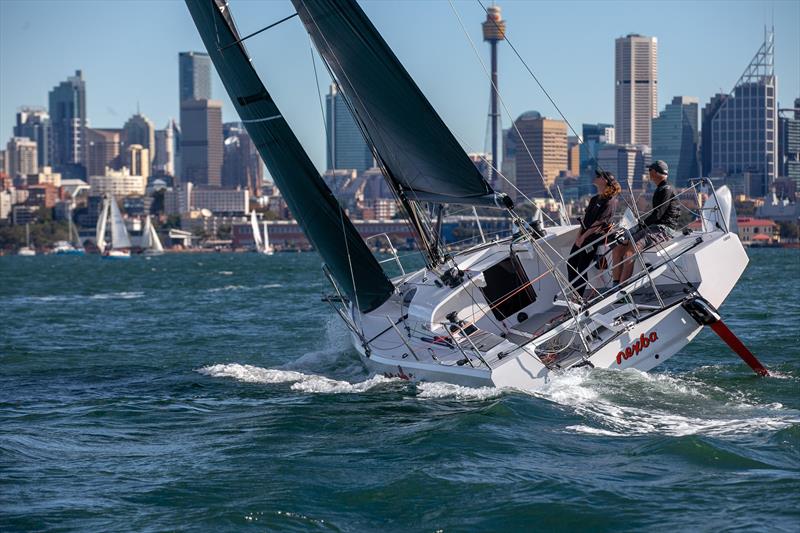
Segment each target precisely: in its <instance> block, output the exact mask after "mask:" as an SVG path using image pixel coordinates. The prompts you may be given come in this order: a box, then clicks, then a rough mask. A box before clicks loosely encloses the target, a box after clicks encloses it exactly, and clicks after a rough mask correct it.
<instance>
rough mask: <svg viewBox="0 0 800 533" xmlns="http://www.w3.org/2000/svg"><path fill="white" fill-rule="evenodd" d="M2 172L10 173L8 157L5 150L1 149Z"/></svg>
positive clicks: (0, 167)
mask: <svg viewBox="0 0 800 533" xmlns="http://www.w3.org/2000/svg"><path fill="white" fill-rule="evenodd" d="M0 174H3V175H7V174H8V159H7V158H6V151H5V150H0Z"/></svg>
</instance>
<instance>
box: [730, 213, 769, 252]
mask: <svg viewBox="0 0 800 533" xmlns="http://www.w3.org/2000/svg"><path fill="white" fill-rule="evenodd" d="M736 225H737V230H738V231H737V232H738V234H739V239H741V241H742V244H744V245H745V246H747V245H752V244H771V243H774V242H778V241H779V240H780V237H779V234H780V232H779V230H778V224H776V223H775V222H773V221H772V220H765V219H759V218H750V217H739V218H737V219H736Z"/></svg>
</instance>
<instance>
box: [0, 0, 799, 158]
mask: <svg viewBox="0 0 800 533" xmlns="http://www.w3.org/2000/svg"><path fill="white" fill-rule="evenodd" d="M230 4H231V7H232V10H233V13H234V16H235V17H236V18H237V20H238V23H239V28H240V31H241V32H242V34H246V33H249V32H251V31H254V30H256V29H260V28H261V27H263V26H266V25H267V24H270V23H271V22H273V21H275V20H277V19H279V18H282V17H284V16H286V15H289V14H291V13H293V9H292V6H291V3H290V2H289V1H288V0H273V1H263V0H231V1H230ZM361 5H362V7H363V8H364V10H365V11H366V13H367V15H368V16H369V17H370V18H371V19H372V21H373V22H374V23H375V25H376V26H377V28H378V30H379V31H380V32H381V33H382V34H383V36H384V38H385V39H386V40H387V42H388V43H389V45H390V46H391V47H392V48H393V49H394V51H395V53H396V54H397V56H398V57H399V58H400V60H401V61H402V62H403V63H404V65H405V66H406V68H407V69H408V70H409V72H410V73H411V75H412V76H413V77H414V79H415V80H416V81H417V83H418V84H419V85H420V87H421V88H422V90H423V92H424V93H425V94H426V95H427V96H428V98H429V99H430V100H431V102H432V103H433V105H434V107H435V108H436V109H437V110H438V111H439V113H440V114H441V115H442V117H443V118H444V120H445V122H446V123H447V124H448V125H449V126H450V128H451V129H452V130H453V131H454V132H455V133H456V135H457V137H459V139H461V140H462V142H463V143H464V144H465V148H466V149H468V150H483V149H484V146H485V142H486V141H485V139H486V114H487V111H488V101H489V84H488V81H487V79H486V77H485V74H484V72H483V69H482V68H481V66H480V64H479V63H478V60H477V58H476V57H475V55H474V53H473V51H472V49H471V47H470V44H469V42H468V40H467V38H466V36H465V35H464V33H463V32H462V30H461V28H460V26H459V24H458V20H457V19H456V17H455V15H454V14H453V12H452V10H451V8H450V4H449V3H448V2H447V1H443V0H431V1H413V0H403V1H398V0H383V1H362V2H361ZM499 5H500V6H501V7H502V9H503V16H504V18H506V20H507V21H508V36H509V38H510V39H511V40H512V42H514V43H515V45H516V47H517V48H518V49H519V50H520V52H521V53H522V55H523V57H524V58H525V59H526V61H527V62H528V63H529V64H530V66H531V67H532V69H533V71H534V72H535V73H536V74H537V76H539V78H540V80H541V81H542V82H543V83H544V85H545V87H546V88H547V90H548V91H549V92H550V93H551V95H553V97H554V98H555V100H556V103H557V104H558V105H559V106H560V107H561V109H562V110H563V111H564V112H565V114H566V116H567V118H568V119H569V120H570V122H572V123H573V125H575V126H576V128H579V127H580V124H581V123H583V122H610V123H613V120H614V100H613V83H614V72H613V68H614V39H615V38H616V37H619V36H621V35H625V34H627V33H641V34H644V35H654V36H656V37H658V41H659V109H662V108H663V107H664V105H665V104H666V103H668V102H669V100H671V98H672V97H673V96H677V95H686V96H697V97H699V98H700V102H701V105H702V104H704V103H705V102H706V101H707V100H708V99H709V97H710V96H711V95H712V94H714V93H715V92H719V91H726V92H727V91H729V90H730V89H731V88H732V86H733V85H734V83H735V82H736V80H737V78H738V77H739V75H740V74H741V73H742V71H743V70H744V68H745V66H746V65H747V64H748V62H749V61H750V59H751V58H752V56H753V55H754V53H755V52H756V50H757V49H758V47H759V45H760V44H761V42H762V39H763V33H764V25H765V24H768V25H771V24H773V23H774V26H775V32H776V69H775V70H776V74H777V76H778V95H779V101H780V102H781V104H782V105H783V106H785V107H786V106H790V104H791V102H792V101H793V99H794V98H796V97H798V96H800V2H798V1H797V0H771V1H733V0H731V1H727V2H722V1H716V2H704V1H689V2H679V1H674V2H648V1H636V2H634V1H628V2H607V1H602V2H599V1H591V2H583V1H557V2H550V1H541V2H523V1H507V0H506V1H503V2H499ZM455 7H456V9H457V10H458V12H459V13H460V15H461V17H462V19H463V20H464V23H465V24H466V25H467V28H468V30H469V32H470V35H471V37H472V39H473V40H474V41H475V42H476V45H477V46H478V47H479V50H480V53H481V56H482V58H483V59H484V61H488V55H489V54H488V45H486V44H484V43H483V42H481V33H480V31H481V30H480V23H481V22H482V21H483V19H484V18H485V14H484V13H483V11H482V10H481V8H480V6H479V5H478V4H477V2H475V1H472V0H470V1H458V2H456V3H455ZM247 46H248V50H249V51H250V54H251V55H252V56H253V58H254V63H255V66H256V69H257V70H258V71H259V73H260V74H261V76H262V79H263V80H264V81H265V84H266V86H267V88H268V89H269V90H270V91H271V92H272V94H273V96H274V97H275V99H276V101H277V102H278V105H279V106H280V107H281V109H282V110H283V112H284V114H285V115H286V116H287V117H288V119H289V123H290V124H291V125H292V126H293V128H294V129H295V130H296V132H297V134H298V136H299V137H300V140H301V141H302V142H303V144H304V145H305V146H306V148H307V150H308V151H309V153H310V154H311V157H312V158H313V160H314V161H315V163H316V164H317V166H318V167H320V168H322V167H323V166H324V163H325V141H324V129H323V123H322V119H321V117H320V110H319V104H318V100H317V90H316V88H315V87H314V75H313V70H312V64H311V55H310V51H309V40H308V36H307V35H306V34H305V32H304V30H303V28H302V25H301V24H300V21H299V20H298V19H297V18H295V19H292V20H291V21H289V22H286V23H284V24H282V25H280V26H278V27H276V28H274V29H272V30H269V31H268V32H265V33H263V34H261V35H259V36H257V37H254V38H253V39H250V40H249V41H248V43H247ZM185 50H203V45H202V42H201V41H200V37H199V36H198V34H197V30H196V29H195V27H194V24H193V23H192V20H191V17H190V16H189V13H188V11H187V9H186V6H185V5H184V3H183V2H182V1H178V0H149V1H145V0H108V1H101V0H93V1H85V0H70V1H66V0H0V143H2V145H5V142H6V140H7V139H8V137H9V136H10V135H11V128H12V125H13V121H14V114H15V111H16V109H17V108H18V107H20V106H22V105H38V106H46V105H47V93H48V91H49V90H50V89H51V88H52V87H53V86H55V85H56V84H58V83H59V82H60V81H62V80H64V79H66V77H67V76H68V75H71V74H72V73H73V72H74V71H75V70H76V69H82V70H83V72H84V77H85V78H86V80H87V103H88V111H89V113H88V114H89V120H90V124H91V125H92V126H94V127H121V126H122V124H123V123H124V122H125V120H126V119H127V118H128V117H129V116H130V115H132V114H133V113H135V112H136V106H137V103H138V104H139V105H140V107H141V111H142V113H143V114H144V115H146V116H148V117H150V118H151V119H152V120H153V121H154V122H155V124H156V127H158V128H162V127H164V125H165V124H166V122H167V119H168V118H169V117H176V118H177V116H178V52H180V51H185ZM321 75H322V76H323V77H324V79H322V80H321V86H322V87H321V90H322V91H323V93H324V92H325V91H327V85H328V83H329V80H328V79H327V74H326V73H325V72H324V69H323V70H321ZM214 92H215V94H214V97H215V98H219V99H221V100H223V101H224V102H225V107H224V120H226V121H229V120H230V121H232V120H237V117H236V114H235V111H234V110H233V107H232V105H231V104H230V102H229V101H228V98H227V96H226V95H225V93H224V89H223V87H222V85H221V84H220V83H219V81H218V80H216V81H215V86H214ZM500 92H501V95H502V97H503V98H504V100H505V101H506V103H507V105H508V107H509V108H510V110H511V112H512V114H513V115H514V117H516V116H518V115H520V114H521V113H523V112H524V111H527V110H531V109H535V110H538V111H540V112H541V113H542V114H544V115H547V116H556V112H555V110H554V109H553V108H552V107H551V106H550V104H549V103H548V102H547V101H546V99H545V97H544V95H543V94H542V93H541V91H540V90H539V89H538V87H536V85H535V83H534V82H533V80H532V79H531V78H530V77H529V76H528V74H527V73H526V72H525V71H524V69H523V67H522V66H521V65H520V63H519V62H518V61H517V59H516V58H515V57H514V56H513V54H512V52H511V50H510V49H508V47H507V46H503V45H501V50H500ZM503 122H504V124H505V125H508V124H509V118H508V117H507V116H504V117H503Z"/></svg>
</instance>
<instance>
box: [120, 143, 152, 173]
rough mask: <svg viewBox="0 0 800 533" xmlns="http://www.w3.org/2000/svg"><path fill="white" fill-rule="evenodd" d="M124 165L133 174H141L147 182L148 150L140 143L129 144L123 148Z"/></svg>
mask: <svg viewBox="0 0 800 533" xmlns="http://www.w3.org/2000/svg"><path fill="white" fill-rule="evenodd" d="M125 165H126V166H127V167H128V169H129V170H130V173H131V174H132V175H134V176H141V177H143V178H144V180H145V183H147V178H149V177H150V150H148V149H147V148H145V147H143V146H142V145H141V144H131V145H129V146H128V147H127V148H126V149H125Z"/></svg>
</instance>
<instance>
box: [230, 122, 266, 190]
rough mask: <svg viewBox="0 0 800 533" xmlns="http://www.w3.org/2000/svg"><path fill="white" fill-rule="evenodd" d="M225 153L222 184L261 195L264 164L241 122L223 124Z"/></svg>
mask: <svg viewBox="0 0 800 533" xmlns="http://www.w3.org/2000/svg"><path fill="white" fill-rule="evenodd" d="M222 131H223V137H224V138H225V141H224V146H223V150H224V154H223V160H222V186H223V187H228V188H232V189H235V188H238V187H241V188H246V189H248V190H249V191H250V194H251V195H254V196H260V195H261V185H262V183H263V181H264V165H263V163H262V162H261V156H260V155H259V154H258V150H256V146H255V144H253V141H252V139H250V135H249V134H248V133H247V130H246V129H245V128H244V126H242V124H241V123H239V122H227V123H225V124H223V125H222Z"/></svg>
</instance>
